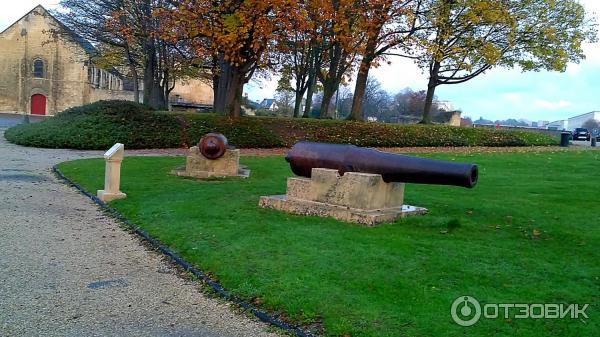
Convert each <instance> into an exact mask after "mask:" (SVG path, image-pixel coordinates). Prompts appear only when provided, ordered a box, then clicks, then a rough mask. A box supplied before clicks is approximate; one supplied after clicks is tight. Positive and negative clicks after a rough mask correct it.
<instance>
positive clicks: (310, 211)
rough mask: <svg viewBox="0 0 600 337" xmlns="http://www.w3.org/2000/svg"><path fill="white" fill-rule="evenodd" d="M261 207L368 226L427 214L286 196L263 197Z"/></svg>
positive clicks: (416, 209)
mask: <svg viewBox="0 0 600 337" xmlns="http://www.w3.org/2000/svg"><path fill="white" fill-rule="evenodd" d="M259 206H260V207H262V208H270V209H276V210H280V211H284V212H288V213H293V214H299V215H315V216H320V217H331V218H334V219H337V220H340V221H346V222H355V223H359V224H363V225H367V226H375V225H377V224H381V223H391V222H394V221H396V220H397V219H399V218H403V217H406V216H410V215H419V214H426V213H427V209H426V208H422V207H414V206H409V205H403V206H400V207H394V208H386V209H381V210H364V209H356V208H348V207H344V206H338V205H331V204H326V203H322V202H316V201H308V200H300V199H290V198H288V197H287V196H286V195H273V196H268V197H261V198H260V201H259Z"/></svg>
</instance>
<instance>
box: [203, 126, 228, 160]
mask: <svg viewBox="0 0 600 337" xmlns="http://www.w3.org/2000/svg"><path fill="white" fill-rule="evenodd" d="M228 148H229V145H228V144H227V138H226V137H225V136H224V135H222V134H220V133H207V134H206V135H204V136H203V137H202V138H201V139H200V141H199V142H198V149H199V150H200V153H202V155H203V156H204V157H206V158H207V159H211V160H215V159H219V158H221V157H223V155H224V154H225V151H226V150H227V149H228Z"/></svg>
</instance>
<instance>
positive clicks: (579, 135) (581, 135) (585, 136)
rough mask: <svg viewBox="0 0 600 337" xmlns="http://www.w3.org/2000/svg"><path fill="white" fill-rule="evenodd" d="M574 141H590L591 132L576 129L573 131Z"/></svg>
mask: <svg viewBox="0 0 600 337" xmlns="http://www.w3.org/2000/svg"><path fill="white" fill-rule="evenodd" d="M573 140H590V132H589V131H588V129H584V128H576V129H575V130H574V131H573Z"/></svg>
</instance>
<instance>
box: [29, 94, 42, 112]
mask: <svg viewBox="0 0 600 337" xmlns="http://www.w3.org/2000/svg"><path fill="white" fill-rule="evenodd" d="M31 114H32V115H45V114H46V96H44V95H40V94H36V95H33V96H31Z"/></svg>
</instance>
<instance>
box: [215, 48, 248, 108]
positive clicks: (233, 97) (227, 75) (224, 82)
mask: <svg viewBox="0 0 600 337" xmlns="http://www.w3.org/2000/svg"><path fill="white" fill-rule="evenodd" d="M219 62H220V74H219V81H218V82H219V83H218V87H217V90H216V92H215V112H217V113H222V114H224V115H226V116H229V117H240V116H241V103H242V90H243V89H244V74H243V73H242V72H241V71H240V68H238V67H234V66H232V65H230V64H229V63H228V62H226V61H225V59H224V58H223V56H220V57H219Z"/></svg>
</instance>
